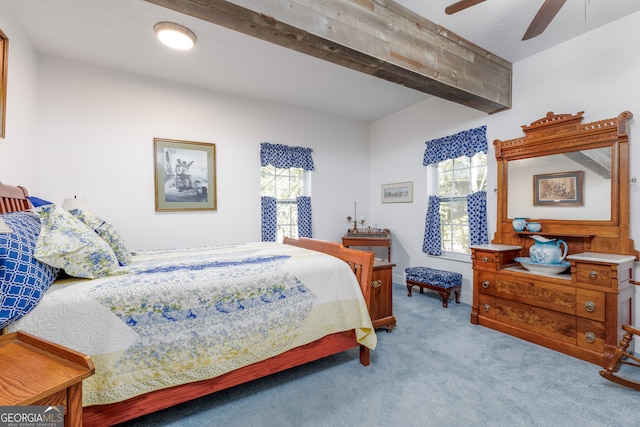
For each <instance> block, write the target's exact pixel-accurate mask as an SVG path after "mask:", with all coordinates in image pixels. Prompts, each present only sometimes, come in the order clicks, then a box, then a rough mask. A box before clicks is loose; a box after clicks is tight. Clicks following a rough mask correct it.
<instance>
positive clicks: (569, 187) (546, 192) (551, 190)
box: [533, 171, 584, 206]
mask: <svg viewBox="0 0 640 427" xmlns="http://www.w3.org/2000/svg"><path fill="white" fill-rule="evenodd" d="M582 176H583V173H582V171H575V172H562V173H548V174H544V175H534V176H533V204H534V205H535V206H582V205H583V203H584V201H583V199H582V197H583V194H582V188H583V182H582Z"/></svg>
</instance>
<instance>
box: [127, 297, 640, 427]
mask: <svg viewBox="0 0 640 427" xmlns="http://www.w3.org/2000/svg"><path fill="white" fill-rule="evenodd" d="M470 310H471V307H470V306H469V305H466V304H455V303H454V302H453V301H451V302H450V304H449V308H448V309H443V308H442V303H441V300H440V299H439V297H438V296H436V295H435V294H423V295H421V294H419V293H418V292H417V291H414V293H413V297H411V298H408V297H407V296H406V288H405V287H404V286H402V285H399V284H395V285H394V314H395V315H396V318H397V321H398V327H397V328H396V329H394V331H393V332H392V333H386V332H384V330H380V331H378V333H377V334H378V348H377V349H376V350H375V351H374V352H372V363H371V365H370V366H368V367H364V366H361V365H360V364H359V362H358V351H357V350H351V351H349V352H346V353H343V354H339V355H336V356H332V357H329V358H327V359H324V360H321V361H317V362H314V363H311V364H309V365H305V366H302V367H299V368H294V369H291V370H288V371H285V372H282V373H279V374H276V375H273V376H271V377H268V378H263V379H260V380H256V381H254V382H252V383H249V384H246V385H241V386H238V387H235V388H233V389H231V390H225V391H222V392H219V393H217V394H214V395H212V396H208V397H204V398H201V399H198V400H195V401H193V402H189V403H186V404H183V405H180V406H177V407H175V408H170V409H167V410H164V411H161V412H158V413H155V414H151V415H149V416H146V417H142V418H140V419H138V420H135V421H132V422H129V423H126V424H124V425H126V426H198V427H200V426H310V427H312V426H365V425H366V426H471V425H479V426H510V427H513V426H554V427H561V426H571V427H574V426H581V427H589V426H598V427H599V426H637V425H640V393H639V392H636V391H632V390H629V389H626V388H623V387H621V386H618V385H616V384H613V383H611V382H609V381H606V380H605V379H603V378H602V377H600V375H599V374H598V371H599V369H600V368H599V367H598V366H596V365H593V364H590V363H587V362H583V361H581V360H578V359H575V358H572V357H569V356H565V355H563V354H560V353H557V352H555V351H552V350H548V349H546V348H543V347H540V346H537V345H535V344H531V343H528V342H526V341H522V340H520V339H517V338H513V337H510V336H507V335H505V334H502V333H499V332H496V331H493V330H490V329H487V328H484V327H481V326H475V325H472V324H471V323H470V322H469V314H470ZM623 369H625V368H624V367H623ZM632 369H635V370H636V371H639V372H638V374H639V376H640V369H637V368H627V369H626V370H625V371H626V372H629V371H630V370H632ZM633 374H635V372H633Z"/></svg>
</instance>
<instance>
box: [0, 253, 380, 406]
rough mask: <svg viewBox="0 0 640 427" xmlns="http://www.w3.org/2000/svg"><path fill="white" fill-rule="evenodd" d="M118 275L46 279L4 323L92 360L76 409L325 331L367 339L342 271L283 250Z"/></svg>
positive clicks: (250, 358) (321, 259) (362, 312)
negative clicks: (40, 292)
mask: <svg viewBox="0 0 640 427" xmlns="http://www.w3.org/2000/svg"><path fill="white" fill-rule="evenodd" d="M119 273H120V274H118V275H114V276H111V277H107V278H103V279H98V280H82V279H81V280H78V279H73V280H62V281H59V282H56V283H55V284H54V285H53V286H52V287H51V288H50V289H49V290H48V291H47V293H46V295H45V297H44V298H43V299H42V301H41V302H40V304H39V305H38V306H37V307H36V308H35V309H34V310H33V311H32V312H31V313H29V314H28V315H27V316H25V317H24V318H23V319H21V320H20V321H18V322H16V323H15V324H14V325H12V326H11V328H10V331H13V330H24V331H27V332H30V333H32V334H34V335H37V336H39V337H42V338H44V339H48V340H51V341H53V342H56V343H59V344H62V345H64V346H67V347H70V348H72V349H74V350H77V351H80V352H82V353H85V354H88V355H89V356H91V359H92V360H93V362H94V364H95V365H96V374H95V375H94V376H92V377H90V378H88V379H87V380H85V381H84V383H83V404H84V406H89V405H97V404H107V403H113V402H117V401H121V400H126V399H128V398H131V397H134V396H136V395H139V394H143V393H147V392H149V391H153V390H156V389H160V388H165V387H170V386H173V385H178V384H184V383H188V382H192V381H197V380H202V379H208V378H213V377H216V376H218V375H221V374H224V373H226V372H229V371H232V370H234V369H237V368H240V367H242V366H246V365H250V364H252V363H255V362H258V361H261V360H264V359H267V358H269V357H272V356H275V355H277V354H280V353H283V352H285V351H287V350H289V349H292V348H295V347H298V346H300V345H304V344H307V343H309V342H312V341H315V340H317V339H319V338H322V337H323V336H325V335H328V334H331V333H334V332H340V331H346V330H351V329H356V336H357V338H358V341H359V342H360V343H361V344H364V345H366V346H367V347H369V348H371V349H373V348H375V345H376V335H375V331H374V329H373V326H372V323H371V319H370V317H369V314H368V312H367V308H366V304H365V302H364V299H363V297H362V293H361V291H360V287H359V285H358V282H357V280H356V278H355V276H354V274H353V273H352V272H351V270H350V269H349V267H348V266H347V264H346V263H345V262H344V261H342V260H339V259H337V258H334V257H332V256H329V255H326V254H322V253H319V252H315V251H309V250H306V249H302V248H297V247H294V246H290V245H283V244H276V243H251V244H246V245H233V246H223V247H212V248H198V249H189V250H172V251H144V252H140V253H137V254H136V255H135V256H134V257H133V262H132V263H131V265H129V266H127V267H124V268H122V270H121V271H120V272H119Z"/></svg>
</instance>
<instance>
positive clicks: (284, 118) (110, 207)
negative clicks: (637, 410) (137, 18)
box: [1, 56, 369, 249]
mask: <svg viewBox="0 0 640 427" xmlns="http://www.w3.org/2000/svg"><path fill="white" fill-rule="evenodd" d="M12 65H13V62H12ZM13 68H14V67H12V71H13ZM16 74H17V72H16ZM34 86H36V85H34ZM37 86H38V87H39V90H38V99H37V108H36V100H33V101H32V102H31V104H32V105H31V110H30V111H22V112H19V111H15V107H13V105H10V106H9V107H11V109H12V110H13V113H12V114H18V113H21V115H23V116H26V118H28V119H29V120H31V127H32V128H33V129H37V135H38V144H37V147H38V150H37V156H35V155H32V154H30V153H23V152H20V151H8V150H6V149H3V150H2V151H1V153H2V157H3V158H4V159H6V160H5V161H6V162H8V163H11V164H12V165H13V167H14V168H15V169H16V170H25V171H32V172H30V173H23V174H18V173H13V174H7V173H6V172H4V167H3V172H2V179H3V180H4V181H5V182H7V183H10V184H24V183H25V182H27V181H28V186H29V189H30V192H31V194H32V195H37V196H39V197H41V198H44V199H47V200H51V201H53V202H55V203H61V202H62V200H63V199H64V198H66V197H72V196H74V195H77V196H78V197H86V198H87V199H88V200H89V202H90V204H91V207H92V210H93V211H94V212H95V213H96V214H98V215H100V216H102V217H104V218H105V219H107V220H108V221H110V222H112V223H113V224H114V226H116V228H117V229H118V230H119V231H120V233H121V234H122V236H123V237H124V239H125V241H126V242H127V245H128V246H129V247H131V248H139V249H143V248H161V247H173V246H176V247H181V246H198V245H213V244H223V243H233V242H247V241H258V240H260V177H259V164H260V157H259V148H260V143H261V142H263V141H268V142H272V143H281V144H286V145H300V146H306V147H310V148H312V149H313V150H314V153H313V157H314V161H315V165H316V171H315V172H314V173H313V175H312V203H313V209H314V224H313V225H314V237H318V238H322V239H327V240H339V237H340V236H341V235H342V233H343V232H344V230H345V229H346V227H347V222H346V219H345V217H346V215H347V213H348V212H350V210H351V208H352V206H353V200H356V199H359V200H360V202H361V203H362V204H363V205H368V203H369V200H368V188H369V184H368V182H367V180H366V179H362V177H363V176H365V177H366V175H367V172H368V160H367V159H368V139H369V128H368V124H367V123H364V122H359V121H354V120H348V119H344V118H341V117H334V116H329V115H326V114H318V113H314V112H310V111H301V110H299V109H295V108H290V107H284V106H279V105H275V104H268V103H264V102H259V101H255V100H251V99H246V98H240V97H236V96H230V95H226V94H223V93H217V92H208V91H203V90H202V89H198V88H192V87H188V86H182V85H176V84H171V83H167V82H164V81H160V80H154V79H150V78H146V77H141V76H137V75H132V74H126V73H122V72H117V71H113V70H109V69H104V68H100V67H94V66H92V65H88V64H84V63H78V62H73V61H68V60H64V59H60V58H54V57H50V56H40V57H39V64H38V79H37ZM12 89H13V86H12ZM20 91H22V92H27V94H30V93H31V92H30V91H25V90H23V88H17V89H15V92H14V96H16V97H17V96H19V95H20V94H18V93H17V92H20ZM36 112H37V114H36ZM36 117H37V126H36V120H35V118H36ZM9 125H10V126H12V121H9ZM12 131H13V129H12ZM30 137H31V139H33V136H30ZM154 137H160V138H171V139H180V140H188V141H199V142H209V143H215V144H216V155H217V191H218V194H217V203H218V210H217V212H197V213H194V212H187V213H185V212H180V213H156V212H155V208H154V203H155V202H154V192H153V189H154V178H153V177H154V171H153V138H154ZM16 143H17V141H16ZM31 145H32V151H35V150H34V148H33V146H34V145H35V144H34V143H33V141H32V142H31ZM9 159H11V160H10V161H9ZM30 159H31V160H30ZM359 159H362V160H359ZM36 161H37V162H36ZM36 164H38V165H39V166H38V167H37V168H36V169H37V172H35V170H36V169H33V168H34V166H35V165H36ZM34 174H36V175H34ZM34 176H35V177H36V178H34ZM34 179H35V180H36V182H35V183H34Z"/></svg>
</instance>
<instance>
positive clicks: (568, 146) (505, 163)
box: [492, 111, 640, 259]
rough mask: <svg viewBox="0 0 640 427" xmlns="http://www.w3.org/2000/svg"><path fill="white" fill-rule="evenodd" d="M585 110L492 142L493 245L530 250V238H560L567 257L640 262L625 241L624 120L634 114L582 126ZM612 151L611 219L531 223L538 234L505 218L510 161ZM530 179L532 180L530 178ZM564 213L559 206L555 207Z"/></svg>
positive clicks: (525, 127)
mask: <svg viewBox="0 0 640 427" xmlns="http://www.w3.org/2000/svg"><path fill="white" fill-rule="evenodd" d="M583 113H584V112H578V113H576V114H575V115H571V114H554V113H553V112H549V113H547V115H546V116H545V117H543V118H541V119H539V120H536V121H534V122H532V123H531V124H530V125H523V126H522V130H523V132H524V134H525V136H524V137H520V138H516V139H510V140H505V141H502V140H495V141H494V142H493V145H494V147H495V155H496V160H497V167H498V210H497V229H496V233H495V236H494V239H493V240H492V243H501V244H510V245H521V246H523V247H525V248H526V247H528V246H530V245H531V241H532V239H530V238H528V237H530V236H529V235H531V234H541V235H544V236H547V237H553V236H558V237H560V236H561V237H562V239H563V240H565V241H566V242H567V243H568V245H569V253H579V252H600V253H611V254H625V255H633V256H635V257H636V259H640V258H639V253H638V251H636V250H635V249H634V246H633V240H631V239H630V238H629V134H628V130H629V127H628V122H629V121H630V120H631V119H632V118H633V114H632V113H630V112H628V111H625V112H623V113H620V115H618V117H616V118H611V119H605V120H600V121H597V122H592V123H586V124H582V119H583V117H582V115H583ZM601 147H611V149H612V157H611V193H612V196H611V216H610V218H609V220H567V219H537V218H530V219H532V220H533V219H535V220H536V221H539V222H541V223H542V231H541V232H538V233H532V232H528V231H523V232H516V231H514V229H513V225H512V220H513V218H509V217H508V202H509V200H508V194H509V193H508V185H509V182H508V176H509V175H508V171H509V162H510V161H513V160H518V159H527V158H533V157H539V156H547V155H551V154H562V153H569V152H575V151H582V150H588V149H592V148H601ZM532 179H533V177H532ZM558 209H562V208H558Z"/></svg>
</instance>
